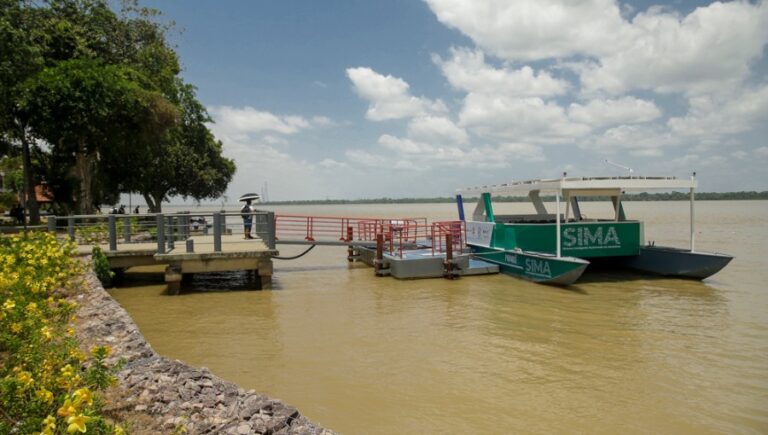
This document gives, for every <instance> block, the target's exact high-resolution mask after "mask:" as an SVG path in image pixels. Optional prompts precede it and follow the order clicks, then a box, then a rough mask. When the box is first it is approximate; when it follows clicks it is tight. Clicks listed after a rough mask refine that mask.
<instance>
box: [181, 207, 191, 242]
mask: <svg viewBox="0 0 768 435" xmlns="http://www.w3.org/2000/svg"><path fill="white" fill-rule="evenodd" d="M191 225H192V217H191V216H190V215H189V212H187V215H186V216H184V223H183V226H182V227H181V230H182V237H184V240H187V239H188V238H189V236H190V235H191V230H190V226H191Z"/></svg>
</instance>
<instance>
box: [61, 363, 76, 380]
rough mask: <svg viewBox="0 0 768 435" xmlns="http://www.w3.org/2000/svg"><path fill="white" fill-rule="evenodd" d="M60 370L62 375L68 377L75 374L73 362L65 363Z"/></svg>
mask: <svg viewBox="0 0 768 435" xmlns="http://www.w3.org/2000/svg"><path fill="white" fill-rule="evenodd" d="M59 371H60V372H61V375H62V376H64V377H66V378H69V377H72V375H73V374H75V370H74V369H73V368H72V365H71V364H67V365H65V366H64V367H62V368H61V369H60V370H59Z"/></svg>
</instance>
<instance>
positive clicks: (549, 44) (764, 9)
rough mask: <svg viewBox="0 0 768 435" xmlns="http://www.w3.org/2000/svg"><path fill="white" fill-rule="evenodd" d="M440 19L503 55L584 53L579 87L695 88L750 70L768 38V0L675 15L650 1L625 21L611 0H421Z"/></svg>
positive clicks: (718, 84)
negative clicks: (468, 0)
mask: <svg viewBox="0 0 768 435" xmlns="http://www.w3.org/2000/svg"><path fill="white" fill-rule="evenodd" d="M427 4H428V5H429V6H430V8H431V9H432V11H433V12H434V13H435V15H436V16H437V18H438V19H439V20H440V21H441V22H443V23H444V24H446V25H448V26H450V27H453V28H456V29H458V30H459V31H461V32H462V33H464V34H465V35H467V36H469V37H470V38H471V39H472V40H473V41H474V42H475V43H476V44H477V45H478V46H479V47H481V48H482V49H483V50H485V51H486V52H489V53H492V54H494V55H496V56H499V57H500V58H502V59H506V60H509V61H521V60H540V59H567V58H578V57H579V56H585V57H587V58H588V59H591V60H590V61H586V62H582V63H580V64H579V65H580V66H579V68H578V72H579V73H580V75H581V83H582V86H583V91H584V92H586V93H594V92H597V91H607V92H611V93H614V94H620V93H622V92H624V91H626V90H632V89H652V90H655V91H657V92H679V91H683V92H689V93H698V92H705V91H712V90H716V89H718V88H722V87H723V86H725V85H728V86H733V85H736V84H738V83H739V82H741V81H742V80H743V79H744V78H745V77H746V76H747V75H748V74H749V65H750V62H751V61H752V60H754V59H756V58H759V57H760V56H761V55H762V52H763V47H764V45H765V44H766V39H768V4H767V3H765V2H757V3H756V4H753V3H750V2H743V1H742V2H727V3H720V2H714V3H712V4H710V5H708V6H705V7H699V8H697V9H695V10H694V11H693V12H691V13H690V14H689V15H687V16H684V17H681V16H680V15H678V14H677V13H675V12H670V10H669V9H666V8H660V7H654V8H650V9H649V10H647V11H645V12H641V13H639V14H637V15H636V16H635V17H634V18H633V19H632V20H631V21H628V20H627V19H624V18H623V17H622V16H621V11H620V7H619V5H618V3H617V2H616V1H615V0H584V1H578V2H575V1H559V0H514V1H510V0H477V1H472V2H466V1H463V0H427Z"/></svg>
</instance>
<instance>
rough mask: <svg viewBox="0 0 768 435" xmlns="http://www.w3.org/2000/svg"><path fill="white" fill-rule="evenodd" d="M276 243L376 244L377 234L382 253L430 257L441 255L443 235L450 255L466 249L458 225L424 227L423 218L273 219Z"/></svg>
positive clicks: (463, 231)
mask: <svg viewBox="0 0 768 435" xmlns="http://www.w3.org/2000/svg"><path fill="white" fill-rule="evenodd" d="M275 233H276V234H275V235H276V239H277V240H280V239H291V238H293V239H304V240H307V241H308V242H314V241H322V240H325V241H337V240H338V241H342V242H352V241H362V242H372V243H375V242H376V236H378V235H379V234H381V235H382V236H383V239H384V250H385V251H386V252H387V253H389V254H390V255H399V256H400V257H402V256H403V251H405V250H409V249H417V248H427V249H429V248H430V247H431V249H432V254H433V255H434V254H435V253H442V252H445V251H446V249H447V246H446V237H445V236H446V235H447V234H451V237H452V247H453V252H456V253H463V252H464V250H465V249H466V246H465V242H466V229H465V226H464V222H462V221H443V222H433V223H431V224H430V223H427V219H426V218H395V219H380V218H376V219H373V218H352V217H341V216H306V215H285V214H276V215H275Z"/></svg>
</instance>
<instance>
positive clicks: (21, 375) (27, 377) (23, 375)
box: [16, 371, 35, 387]
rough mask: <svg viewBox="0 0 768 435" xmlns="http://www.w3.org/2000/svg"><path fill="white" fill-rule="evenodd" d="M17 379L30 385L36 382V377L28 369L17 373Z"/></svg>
mask: <svg viewBox="0 0 768 435" xmlns="http://www.w3.org/2000/svg"><path fill="white" fill-rule="evenodd" d="M16 379H18V381H19V382H21V383H22V384H24V386H27V387H28V386H30V385H32V384H34V383H35V379H34V378H32V374H31V373H29V372H27V371H20V372H18V373H17V374H16Z"/></svg>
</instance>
